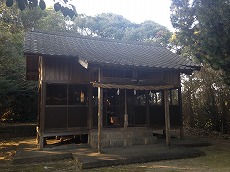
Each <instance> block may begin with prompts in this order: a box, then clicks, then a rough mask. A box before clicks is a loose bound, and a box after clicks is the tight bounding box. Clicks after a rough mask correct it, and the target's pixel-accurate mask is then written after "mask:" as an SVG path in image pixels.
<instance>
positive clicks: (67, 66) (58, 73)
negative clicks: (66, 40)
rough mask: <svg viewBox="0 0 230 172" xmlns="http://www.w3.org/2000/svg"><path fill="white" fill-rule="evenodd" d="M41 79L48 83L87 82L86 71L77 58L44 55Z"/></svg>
mask: <svg viewBox="0 0 230 172" xmlns="http://www.w3.org/2000/svg"><path fill="white" fill-rule="evenodd" d="M43 70H44V76H43V78H44V79H43V80H44V81H45V82H49V83H81V84H83V83H89V75H88V71H87V70H86V69H85V68H83V67H82V66H81V65H80V64H79V62H78V60H77V58H71V57H67V58H63V57H51V56H50V57H47V56H46V57H44V68H43Z"/></svg>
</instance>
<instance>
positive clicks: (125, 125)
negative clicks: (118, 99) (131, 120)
mask: <svg viewBox="0 0 230 172" xmlns="http://www.w3.org/2000/svg"><path fill="white" fill-rule="evenodd" d="M127 127H128V113H127V94H126V89H125V114H124V129H126V128H127Z"/></svg>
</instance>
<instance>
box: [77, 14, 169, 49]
mask: <svg viewBox="0 0 230 172" xmlns="http://www.w3.org/2000/svg"><path fill="white" fill-rule="evenodd" d="M73 30H74V31H78V32H80V33H81V34H83V35H93V36H99V37H102V38H112V39H119V40H129V41H149V42H157V43H161V44H163V45H167V44H168V43H169V38H170V37H171V33H170V31H169V30H168V29H167V28H166V27H164V26H161V25H159V24H157V23H155V22H153V21H145V22H143V23H141V24H135V23H132V22H130V21H129V20H127V19H125V18H124V17H122V16H120V15H116V14H112V13H103V14H99V15H97V16H95V17H91V16H84V15H79V16H78V17H77V18H76V19H75V21H74V24H73Z"/></svg>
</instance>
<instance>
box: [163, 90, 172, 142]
mask: <svg viewBox="0 0 230 172" xmlns="http://www.w3.org/2000/svg"><path fill="white" fill-rule="evenodd" d="M164 109H165V134H166V145H167V146H170V144H171V135H170V114H169V93H168V90H166V89H165V90H164Z"/></svg>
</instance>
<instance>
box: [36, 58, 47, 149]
mask: <svg viewBox="0 0 230 172" xmlns="http://www.w3.org/2000/svg"><path fill="white" fill-rule="evenodd" d="M43 60H44V59H43V57H42V56H39V66H38V71H39V85H40V89H41V90H40V107H39V108H40V110H39V113H40V114H39V115H40V117H39V123H38V131H37V133H38V139H39V140H38V143H39V144H38V149H39V150H42V149H43V148H44V137H43V133H44V130H45V111H46V109H45V107H46V83H45V82H44V81H43V79H44V76H45V73H44V71H43V70H44V64H43V63H44V61H43Z"/></svg>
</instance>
